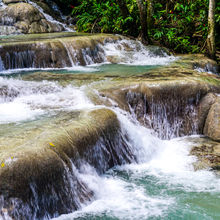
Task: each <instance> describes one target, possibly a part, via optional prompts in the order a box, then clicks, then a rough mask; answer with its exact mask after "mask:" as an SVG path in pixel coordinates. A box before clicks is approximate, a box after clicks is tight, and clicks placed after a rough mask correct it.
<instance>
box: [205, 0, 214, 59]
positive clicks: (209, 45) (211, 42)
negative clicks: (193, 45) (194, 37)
mask: <svg viewBox="0 0 220 220" xmlns="http://www.w3.org/2000/svg"><path fill="white" fill-rule="evenodd" d="M207 49H208V55H209V56H210V57H211V58H212V59H215V58H216V56H215V55H216V54H215V53H216V45H215V0H209V15H208V37H207Z"/></svg>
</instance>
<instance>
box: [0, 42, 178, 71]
mask: <svg viewBox="0 0 220 220" xmlns="http://www.w3.org/2000/svg"><path fill="white" fill-rule="evenodd" d="M85 43H87V42H85ZM60 48H63V50H62V52H61V51H60ZM6 49H7V51H6ZM42 49H44V53H45V55H42ZM46 54H47V55H46ZM0 55H1V56H2V63H3V64H4V66H5V69H7V70H16V69H19V71H21V69H25V68H32V69H33V68H35V69H42V68H52V69H54V68H76V67H78V66H91V65H92V66H93V67H94V65H95V64H99V65H100V64H116V63H117V64H121V65H132V66H137V65H140V64H141V65H142V66H143V67H144V66H155V65H156V64H157V65H166V64H168V63H170V62H172V61H174V60H175V58H174V57H173V56H168V55H167V53H166V52H165V51H164V50H163V49H161V48H158V47H146V46H144V45H143V44H141V43H140V42H138V41H134V40H128V39H118V40H113V39H111V38H110V39H106V40H105V41H104V42H99V41H97V42H96V41H95V40H94V42H93V41H92V40H91V43H90V42H88V46H85V47H82V48H80V47H79V46H78V45H77V43H76V42H75V41H74V38H73V39H72V40H69V41H68V39H64V40H62V39H61V40H60V39H59V41H58V42H56V43H54V44H47V43H40V42H39V43H38V42H36V43H34V44H28V45H21V46H20V48H19V47H16V48H14V47H13V45H12V48H10V50H9V48H8V47H5V48H4V46H3V47H2V48H0ZM60 56H62V59H60ZM9 73H10V71H9Z"/></svg>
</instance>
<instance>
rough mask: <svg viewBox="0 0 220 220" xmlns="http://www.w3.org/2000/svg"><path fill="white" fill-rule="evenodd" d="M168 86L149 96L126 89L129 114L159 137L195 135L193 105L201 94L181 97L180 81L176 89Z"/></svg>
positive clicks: (195, 126)
mask: <svg viewBox="0 0 220 220" xmlns="http://www.w3.org/2000/svg"><path fill="white" fill-rule="evenodd" d="M154 88H157V86H155V87H154ZM158 88H160V86H159V87H158ZM170 88H171V89H170ZM170 88H165V90H164V89H162V88H160V89H159V92H158V91H155V94H154V95H153V96H152V97H146V95H144V94H141V93H136V92H132V91H129V92H128V93H127V95H126V100H127V103H128V105H129V108H130V111H131V113H132V114H133V115H134V117H136V118H137V119H138V120H139V121H141V122H142V123H143V124H144V125H145V126H147V127H148V128H150V129H153V130H154V131H155V133H156V134H157V136H158V137H159V138H161V139H172V138H175V137H182V136H186V135H193V134H198V133H199V127H198V107H197V106H198V103H199V101H200V99H201V94H200V93H197V94H189V95H187V96H184V95H183V94H182V93H181V90H182V91H183V90H184V89H185V86H184V84H182V85H180V86H179V89H174V90H173V88H172V86H170ZM152 90H153V89H152Z"/></svg>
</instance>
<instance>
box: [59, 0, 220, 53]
mask: <svg viewBox="0 0 220 220" xmlns="http://www.w3.org/2000/svg"><path fill="white" fill-rule="evenodd" d="M58 1H60V2H62V4H63V3H65V5H68V6H69V7H70V8H71V10H72V15H73V16H75V17H76V18H77V22H76V27H77V30H78V31H81V32H90V33H97V32H100V33H117V34H123V35H128V36H131V37H135V38H137V37H139V38H140V39H141V40H142V41H143V42H144V43H154V44H157V45H162V46H165V47H168V48H170V49H171V50H173V51H174V52H176V53H198V52H203V53H207V52H208V50H209V46H210V44H209V42H208V41H207V37H208V27H209V26H210V25H208V13H209V8H210V7H209V1H210V2H212V3H213V2H215V3H216V4H215V8H214V12H215V15H214V21H215V33H214V35H215V39H216V45H217V49H218V48H219V47H220V37H219V33H220V1H216V0H75V1H73V0H58Z"/></svg>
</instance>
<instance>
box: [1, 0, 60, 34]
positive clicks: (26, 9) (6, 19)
mask: <svg viewBox="0 0 220 220" xmlns="http://www.w3.org/2000/svg"><path fill="white" fill-rule="evenodd" d="M10 3H11V2H10ZM13 3H16V2H14V1H13ZM0 25H1V27H2V28H1V29H0V30H1V32H0V34H1V35H7V34H15V33H23V34H31V33H50V32H60V31H63V30H64V29H63V27H62V26H61V25H59V24H55V23H51V22H49V21H47V20H46V18H45V17H44V15H43V14H41V13H40V12H39V11H38V9H36V8H35V7H33V6H32V5H31V4H28V3H23V2H21V3H20V1H19V3H17V4H9V5H8V7H6V8H4V9H2V10H1V9H0ZM4 26H6V27H8V28H5V29H4V28H3V27H4ZM9 27H11V28H9Z"/></svg>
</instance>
